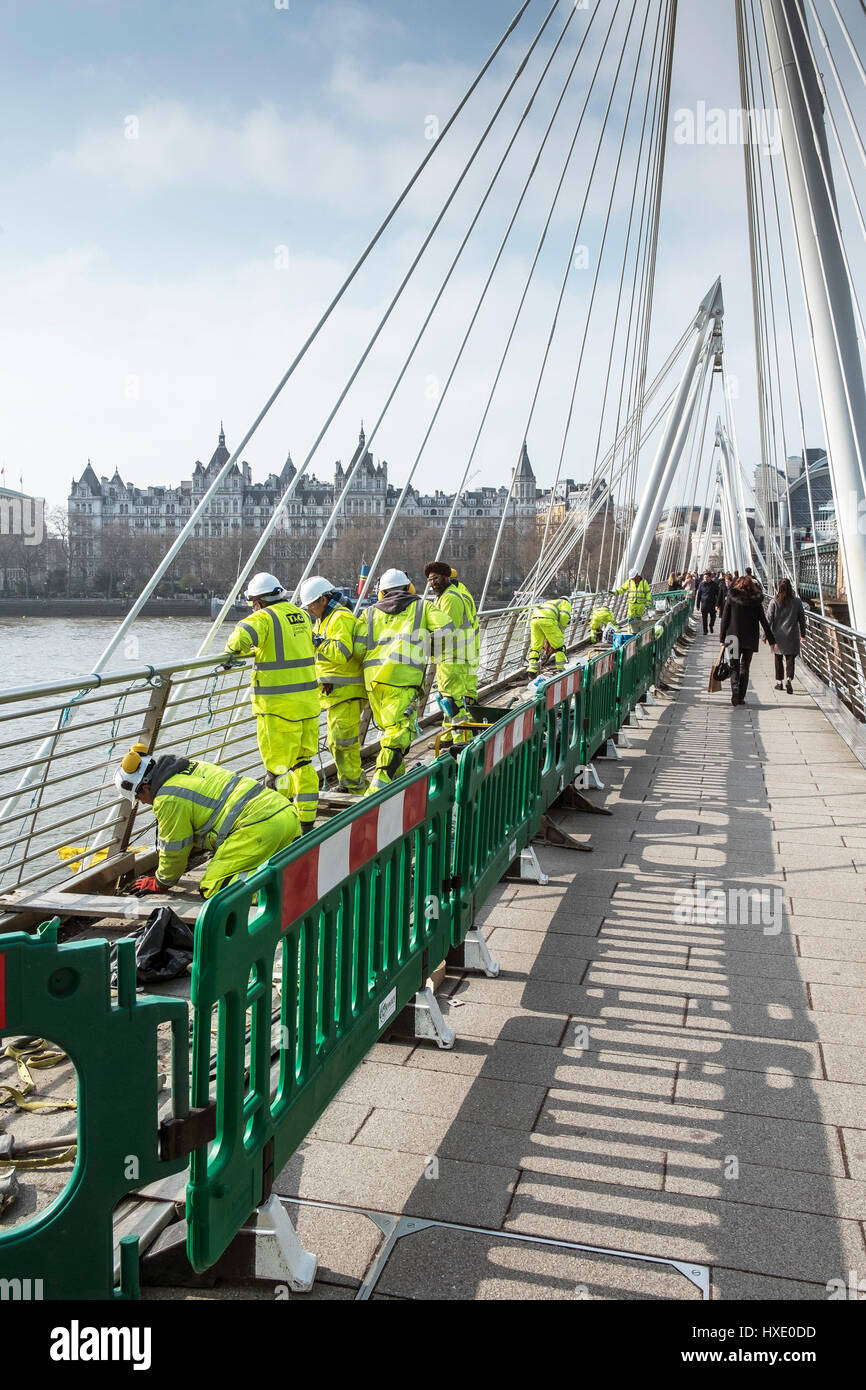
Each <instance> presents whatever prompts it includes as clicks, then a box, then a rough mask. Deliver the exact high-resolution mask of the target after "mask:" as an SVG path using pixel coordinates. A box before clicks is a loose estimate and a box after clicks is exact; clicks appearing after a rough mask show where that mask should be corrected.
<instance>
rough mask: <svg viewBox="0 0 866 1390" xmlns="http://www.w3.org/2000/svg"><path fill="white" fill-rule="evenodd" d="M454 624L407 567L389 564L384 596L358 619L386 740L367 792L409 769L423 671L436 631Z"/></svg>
mask: <svg viewBox="0 0 866 1390" xmlns="http://www.w3.org/2000/svg"><path fill="white" fill-rule="evenodd" d="M452 630H453V624H452V622H451V620H450V619H449V618H447V617H446V616H445V614H444V613H440V612H438V611H437V610H436V609H435V608H434V607H433V604H432V603H428V602H426V601H425V600H424V599H423V598H421V597H420V595H419V594H416V592H415V588H414V585H413V584H412V583H411V581H410V579H409V576H408V575H407V574H405V573H404V572H403V570H396V569H390V570H386V572H385V573H384V574H383V575H382V578H381V580H380V582H379V598H378V602H376V603H374V604H373V605H372V606H371V607H370V608H368V609H367V611H366V612H365V613H362V614H361V615H360V617H358V618H357V619H356V620H355V651H356V653H357V654H358V655H359V656H361V658H362V660H363V663H364V685H365V686H366V690H367V698H368V700H369V701H370V708H371V710H372V712H373V718H374V719H375V721H376V723H377V725H378V726H379V728H380V729H381V731H382V742H381V745H380V748H379V756H378V757H377V759H376V767H375V769H374V772H373V776H372V779H371V781H370V785H369V787H368V789H367V795H368V796H370V795H371V794H372V793H373V792H377V791H381V789H382V788H383V787H387V786H388V785H389V783H391V782H393V781H394V780H395V778H397V777H399V776H400V775H401V774H402V773H403V772H405V771H406V764H405V761H404V759H405V754H406V750H407V749H408V747H409V745H410V743H411V742H412V739H413V738H414V735H415V725H416V720H417V715H418V700H419V697H420V694H421V686H422V684H423V682H424V672H425V670H426V668H427V663H428V661H429V660H430V656H431V652H433V654H434V655H438V654H439V652H440V651H441V646H438V647H437V648H436V649H434V646H433V639H434V635H435V636H437V637H438V634H440V633H445V632H449V633H450V632H451V631H452Z"/></svg>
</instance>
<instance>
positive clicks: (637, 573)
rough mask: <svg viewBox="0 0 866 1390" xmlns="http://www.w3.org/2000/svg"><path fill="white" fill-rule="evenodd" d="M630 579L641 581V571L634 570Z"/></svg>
mask: <svg viewBox="0 0 866 1390" xmlns="http://www.w3.org/2000/svg"><path fill="white" fill-rule="evenodd" d="M629 579H640V570H632V571H631V573H630V574H629Z"/></svg>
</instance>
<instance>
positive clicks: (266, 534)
mask: <svg viewBox="0 0 866 1390" xmlns="http://www.w3.org/2000/svg"><path fill="white" fill-rule="evenodd" d="M558 4H559V0H554V3H553V4H552V5H551V7H550V9H549V10H548V12H547V14H546V16H545V18H544V20H543V21H542V24H541V26H540V28H539V29H538V31H537V33H536V34H535V37H534V38H533V39H532V42H531V43H530V45H529V48H528V50H527V52H526V54H525V55H524V57H523V58H522V59H521V62H520V63H519V65H518V67H517V70H516V72H515V73H514V75H513V77H512V78H511V80H510V82H509V84H508V86H507V88H506V90H505V92H504V94H503V96H502V97H501V98H500V100H499V102H498V104H497V106H496V109H495V110H494V112H493V115H492V116H491V118H490V120H489V121H488V123H487V125H486V126H485V128H484V130H483V131H482V134H481V136H480V138H479V140H478V141H477V142H476V144H475V146H474V148H473V149H472V152H471V154H470V155H469V157H468V159H467V160H466V162H465V164H464V166H463V168H462V170H461V172H460V175H459V177H458V178H457V181H456V183H455V184H454V186H453V188H452V189H451V192H450V193H449V194H448V197H447V198H446V200H445V202H444V204H443V206H442V208H441V209H440V211H439V213H438V214H437V216H436V219H435V221H434V222H433V225H432V226H431V228H430V230H429V231H428V233H427V235H426V236H425V238H424V240H423V241H422V243H421V246H420V247H419V249H418V251H417V253H416V255H415V257H414V259H413V260H412V262H411V264H410V266H409V268H408V270H407V271H406V273H405V275H404V276H403V279H402V280H401V282H400V284H399V285H398V287H397V290H396V291H395V293H394V295H393V297H392V298H391V300H390V302H389V304H388V306H387V308H386V309H385V312H384V314H383V315H382V317H381V318H380V320H379V322H378V324H377V325H376V328H375V330H374V332H373V334H372V336H371V337H370V338H369V340H368V342H367V345H366V347H365V348H364V350H363V352H362V353H361V356H360V357H359V359H358V361H357V362H356V364H355V366H354V368H353V370H352V372H351V373H350V375H349V378H348V380H347V381H346V382H345V384H344V386H343V388H342V390H341V392H340V393H339V395H338V397H337V399H336V401H335V403H334V405H333V406H332V408H331V411H330V413H329V414H328V416H327V418H326V420H325V422H324V424H323V425H322V427H321V429H320V430H319V433H318V435H317V436H316V438H315V440H314V441H313V445H312V447H311V448H310V450H309V452H308V453H307V455H306V457H305V458H304V460H303V462H302V464H301V466H300V468H298V470H297V472H296V473H295V476H294V477H293V478H292V480H291V482H290V483H289V485H288V487H287V488H286V491H285V492H284V493H283V496H282V497H281V498H280V501H279V502H278V503H277V505H276V507H275V508H274V511H273V513H272V514H271V517H270V519H269V520H268V523H267V525H266V526H265V528H264V530H263V532H262V534H261V535H260V537H259V539H258V541H257V542H256V544H255V545H254V546H253V549H252V550H251V551H250V553H249V555H248V556H247V558H246V561H245V562H244V564H243V566H242V567H241V569H240V571H239V574H238V577H237V580H236V581H235V583H234V585H233V586H232V588H231V591H230V593H229V595H228V596H227V598H226V601H225V603H224V604H223V607H222V609H221V610H220V613H219V614H218V616H217V618H216V619H215V621H214V623H213V624H212V626H211V628H210V630H209V632H208V634H207V636H206V637H205V638H204V641H203V642H202V645H201V647H200V648H199V653H198V654H199V655H204V653H205V652H207V651H208V650H209V648H210V646H211V644H212V642H213V640H214V638H215V636H216V634H217V633H218V631H219V629H220V627H221V626H222V623H223V622H224V621H225V618H226V616H227V614H228V612H229V611H230V609H231V606H232V604H233V602H234V600H235V598H236V596H237V594H238V592H239V591H240V589H241V587H242V585H243V582H244V579H245V578H246V576H247V575H248V574H249V573H250V571H251V569H252V567H253V565H254V564H255V562H256V560H257V558H258V556H259V555H260V554H261V552H262V550H263V549H264V547H265V545H266V544H267V541H268V540H269V539H270V537H271V535H272V534H273V531H274V529H275V528H276V526H277V523H278V521H279V520H280V518H281V516H282V515H283V514H284V512H285V508H286V506H287V504H288V502H289V501H290V500H291V498H292V497H293V496H294V493H295V491H296V489H297V487H298V485H299V483H300V480H301V478H302V477H303V476H304V474H305V473H306V471H307V469H308V468H309V466H310V463H311V462H312V459H313V457H314V456H315V454H316V451H317V450H318V448H319V445H320V444H321V442H322V440H323V439H324V437H325V435H326V434H327V432H328V430H329V428H330V426H331V425H332V423H333V421H334V419H335V417H336V415H337V413H338V411H339V409H340V407H341V406H342V404H343V402H344V401H345V399H346V397H347V395H348V394H349V391H350V390H351V388H352V386H353V385H354V383H355V381H356V380H357V378H358V376H359V374H360V372H361V370H362V368H363V366H364V364H365V362H366V361H367V359H368V357H369V356H370V353H371V352H372V350H373V347H374V346H375V344H376V342H377V341H378V339H379V337H380V336H381V334H382V331H383V330H384V328H385V325H386V324H387V323H388V321H389V319H390V317H391V314H392V313H393V311H394V309H395V307H396V305H397V303H398V302H399V300H400V299H401V297H402V295H403V291H404V290H405V289H406V286H407V285H408V283H409V281H410V280H411V278H412V276H413V275H414V273H415V270H416V269H417V267H418V265H419V263H420V261H421V259H422V257H423V256H424V254H425V252H426V250H427V247H428V246H429V245H430V242H431V241H432V240H433V237H434V236H435V234H436V232H437V231H438V229H439V227H440V226H441V224H442V222H443V221H444V218H445V216H446V214H447V212H448V210H449V208H450V207H451V204H452V203H453V201H454V199H455V197H456V196H457V193H458V191H459V190H460V188H461V187H462V185H463V182H464V180H465V179H466V176H467V175H468V173H469V170H470V169H471V168H472V166H473V164H474V163H475V160H476V158H477V156H478V154H479V152H480V150H481V149H482V147H483V146H484V144H485V143H486V141H487V138H488V136H489V134H490V132H491V131H492V129H493V127H494V125H495V124H496V122H497V120H498V119H499V116H500V114H501V113H502V111H503V109H504V107H505V105H506V104H507V102H508V99H509V97H510V96H511V93H512V92H513V91H514V89H515V87H516V86H517V84H518V82H519V81H520V79H521V77H522V76H523V73H524V72H525V70H526V67H527V65H528V63H529V60H530V58H531V57H532V54H533V53H534V52H535V49H536V48H537V47H538V45H539V43H540V41H541V38H542V36H543V34H544V32H545V30H546V28H547V25H548V24H549V23H550V20H551V19H552V18H553V14H554V12H555V10H556V9H557V6H558ZM371 438H372V436H371ZM368 443H369V441H368ZM236 452H239V450H238V451H236ZM228 466H229V465H228V464H226V465H225V467H226V468H228Z"/></svg>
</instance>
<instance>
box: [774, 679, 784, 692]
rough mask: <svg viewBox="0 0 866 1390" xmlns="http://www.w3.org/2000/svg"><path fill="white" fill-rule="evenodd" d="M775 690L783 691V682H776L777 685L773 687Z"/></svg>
mask: <svg viewBox="0 0 866 1390" xmlns="http://www.w3.org/2000/svg"><path fill="white" fill-rule="evenodd" d="M773 689H774V690H781V689H782V682H781V681H776V684H775V685H774V686H773Z"/></svg>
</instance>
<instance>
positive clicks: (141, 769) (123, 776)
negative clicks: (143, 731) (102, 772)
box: [114, 743, 156, 801]
mask: <svg viewBox="0 0 866 1390" xmlns="http://www.w3.org/2000/svg"><path fill="white" fill-rule="evenodd" d="M155 761H156V760H155V758H152V757H151V756H150V754H149V753H148V752H147V744H146V743H134V744H133V745H132V747H131V748H130V750H129V752H128V753H126V754H124V757H123V761H122V762H121V764H120V767H119V768H118V769H117V771H116V772H115V774H114V785H115V786H116V787H117V790H118V791H119V792H120V794H121V796H124V797H126V800H127V801H135V793H136V792H137V791H138V789H139V787H140V786H141V784H142V782H143V781H144V778H145V777H146V776H147V774H148V773H149V772H150V770H151V768H152V767H153V764H154V762H155Z"/></svg>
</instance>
